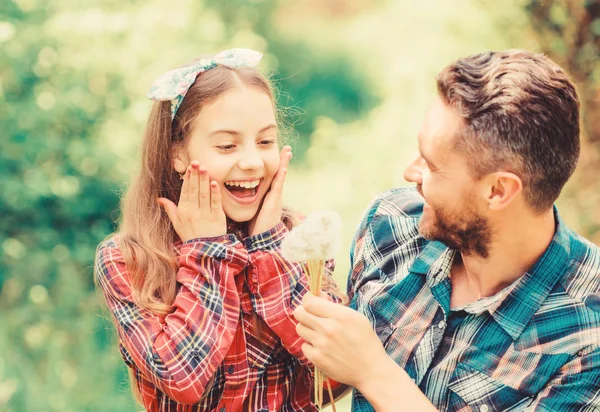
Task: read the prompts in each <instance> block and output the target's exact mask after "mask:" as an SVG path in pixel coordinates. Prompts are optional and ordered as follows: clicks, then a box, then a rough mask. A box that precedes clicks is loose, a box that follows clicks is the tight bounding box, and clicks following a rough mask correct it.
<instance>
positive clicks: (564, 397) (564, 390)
mask: <svg viewBox="0 0 600 412" xmlns="http://www.w3.org/2000/svg"><path fill="white" fill-rule="evenodd" d="M596 410H600V348H596V349H595V350H593V351H591V352H589V353H587V354H585V355H582V356H577V357H576V358H575V359H573V360H571V361H570V362H568V363H566V364H565V365H564V366H563V367H562V368H561V369H560V371H559V373H558V374H557V375H556V377H554V378H553V379H552V380H550V382H548V384H547V385H546V386H545V387H544V388H543V389H542V391H541V392H539V393H538V395H537V396H536V398H535V399H534V400H533V402H532V403H531V404H530V405H529V406H528V407H527V409H526V411H528V412H532V411H536V412H542V411H565V412H569V411H596Z"/></svg>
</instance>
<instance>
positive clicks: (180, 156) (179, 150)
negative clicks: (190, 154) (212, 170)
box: [173, 144, 189, 174]
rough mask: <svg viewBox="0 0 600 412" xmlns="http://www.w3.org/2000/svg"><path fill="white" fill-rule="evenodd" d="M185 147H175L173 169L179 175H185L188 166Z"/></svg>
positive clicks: (179, 145) (178, 145)
mask: <svg viewBox="0 0 600 412" xmlns="http://www.w3.org/2000/svg"><path fill="white" fill-rule="evenodd" d="M188 163H189V162H188V158H187V153H186V151H185V146H184V145H181V144H177V145H175V146H173V169H175V171H176V172H177V173H179V174H183V173H185V170H186V169H187V164H188Z"/></svg>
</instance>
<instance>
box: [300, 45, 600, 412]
mask: <svg viewBox="0 0 600 412" xmlns="http://www.w3.org/2000/svg"><path fill="white" fill-rule="evenodd" d="M437 86H438V96H437V98H436V99H435V101H434V102H433V105H432V106H431V108H430V110H429V112H428V113H427V115H426V117H425V121H424V124H423V126H422V129H421V131H420V133H419V138H418V140H419V153H418V155H417V157H416V158H415V159H414V160H413V162H412V163H411V164H409V165H408V167H407V168H406V170H405V172H404V177H405V179H406V180H408V181H409V182H413V183H415V184H416V189H415V188H413V189H394V190H390V191H388V192H386V193H384V194H382V195H380V196H379V197H378V198H376V199H375V200H374V202H373V203H372V204H371V206H370V207H369V209H368V211H367V213H366V215H365V216H364V219H363V221H362V223H361V225H360V227H359V229H358V232H357V235H356V238H355V240H354V244H353V250H352V252H351V259H352V273H351V278H350V280H349V285H348V294H349V297H350V299H351V308H352V309H351V308H347V307H343V306H338V305H335V304H333V303H330V302H327V301H325V300H324V299H320V298H317V297H313V296H308V295H307V296H306V297H305V299H304V303H303V306H302V307H300V308H298V309H296V311H295V316H296V318H297V320H298V321H299V323H298V326H297V331H298V333H299V334H300V336H302V337H303V338H304V339H305V340H306V343H305V344H304V347H303V350H304V353H305V354H306V356H307V357H308V359H310V360H311V361H313V362H314V363H315V364H316V365H317V366H318V367H319V368H321V369H322V370H324V371H325V373H326V374H327V375H328V376H330V377H331V378H332V379H335V380H337V381H339V382H342V383H345V384H348V385H351V386H353V387H355V390H354V394H353V410H354V411H370V410H373V409H375V410H377V411H399V410H406V411H427V410H442V411H470V410H474V411H492V410H498V411H504V410H528V411H529V410H536V411H571V410H586V411H587V410H600V293H599V292H600V250H599V248H598V247H597V246H594V245H593V244H591V243H589V242H588V241H586V240H585V239H583V238H581V237H580V236H578V235H577V234H575V233H573V232H572V231H570V230H569V229H568V228H567V227H566V226H565V224H564V222H563V221H562V220H561V218H560V217H559V214H558V211H557V209H556V208H555V207H554V206H553V203H554V201H555V200H556V199H557V198H558V196H559V194H560V191H561V190H562V187H563V186H564V184H565V183H566V182H567V180H568V179H569V177H570V176H571V174H572V173H573V171H574V169H575V166H576V163H577V160H578V157H579V103H578V99H577V94H576V91H575V87H574V86H573V84H572V82H571V81H570V80H569V79H568V77H567V75H566V74H565V73H564V71H563V70H562V69H561V68H560V67H558V66H557V65H556V64H554V63H553V62H552V61H550V60H549V59H547V58H546V57H545V56H543V55H539V54H534V53H530V52H526V51H517V50H511V51H503V52H488V53H481V54H477V55H473V56H469V57H466V58H463V59H460V60H458V61H456V62H455V63H453V64H451V65H450V66H448V67H446V68H445V69H444V70H442V72H441V73H440V74H439V75H438V77H437ZM353 309H354V310H353ZM373 331H374V332H373Z"/></svg>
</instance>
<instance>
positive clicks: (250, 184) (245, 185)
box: [225, 181, 259, 189]
mask: <svg viewBox="0 0 600 412" xmlns="http://www.w3.org/2000/svg"><path fill="white" fill-rule="evenodd" d="M225 184H226V185H227V186H238V187H243V188H246V189H253V188H255V187H256V186H258V184H259V182H258V181H254V182H226V183H225Z"/></svg>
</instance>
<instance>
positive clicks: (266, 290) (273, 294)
mask: <svg viewBox="0 0 600 412" xmlns="http://www.w3.org/2000/svg"><path fill="white" fill-rule="evenodd" d="M287 233H288V230H287V228H286V227H285V225H284V224H283V223H279V224H277V226H275V227H274V228H273V229H271V230H269V231H266V232H263V233H260V234H258V235H254V236H250V237H248V238H246V239H244V243H245V244H246V249H247V250H248V253H249V258H250V269H249V273H248V286H249V288H250V292H251V293H252V304H253V307H254V311H255V312H256V313H257V314H258V316H260V317H261V318H262V320H264V321H265V323H266V324H267V326H269V328H271V330H272V331H273V332H274V333H275V334H276V335H277V336H278V337H279V339H281V343H282V345H283V346H284V348H285V349H286V350H287V351H288V352H289V353H290V354H291V355H292V356H294V357H296V358H297V359H298V360H299V361H300V362H301V363H302V364H305V365H307V364H309V362H308V360H307V359H306V357H305V356H304V354H303V353H302V349H301V347H302V344H303V343H304V340H303V339H302V338H301V337H300V336H298V334H297V333H296V324H297V321H296V319H295V318H294V317H293V315H292V312H293V311H294V309H296V308H297V307H298V306H299V305H301V304H302V296H304V294H305V293H306V292H308V290H309V289H308V279H307V278H306V274H305V273H304V270H303V267H302V265H301V264H299V263H296V262H289V261H287V260H285V259H284V258H283V257H282V255H281V252H280V246H281V242H282V240H283V239H284V238H285V236H286V235H287ZM332 267H333V261H328V262H327V264H326V273H327V274H328V276H330V279H329V280H330V282H332V283H334V282H335V281H334V280H333V277H332V276H331V269H332ZM323 293H324V294H326V295H327V298H328V299H330V300H332V301H336V302H337V301H339V300H340V299H339V298H338V297H335V296H333V295H331V294H328V293H326V292H325V291H323Z"/></svg>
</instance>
